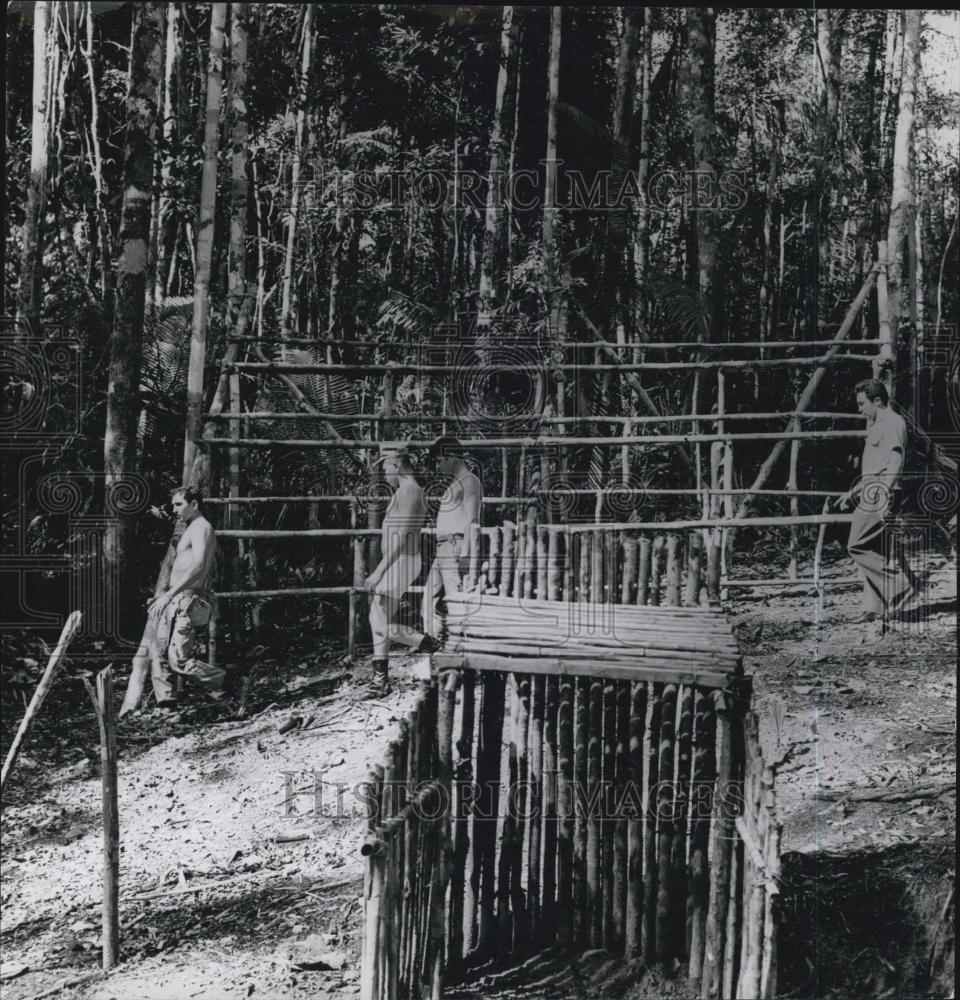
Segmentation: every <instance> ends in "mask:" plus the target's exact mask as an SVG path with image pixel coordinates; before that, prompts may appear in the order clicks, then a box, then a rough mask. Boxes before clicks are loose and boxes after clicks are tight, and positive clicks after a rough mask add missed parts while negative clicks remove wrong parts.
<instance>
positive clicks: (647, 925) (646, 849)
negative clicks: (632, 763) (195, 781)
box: [640, 681, 663, 965]
mask: <svg viewBox="0 0 960 1000" xmlns="http://www.w3.org/2000/svg"><path fill="white" fill-rule="evenodd" d="M662 712H663V684H662V683H660V682H659V681H658V682H655V683H653V684H652V685H651V689H650V729H649V730H648V738H647V794H646V796H645V797H644V803H643V807H644V819H643V822H644V830H643V871H644V884H643V922H642V925H641V929H640V950H641V952H642V953H643V960H644V962H646V964H647V965H650V964H651V963H652V962H653V961H654V959H655V957H656V918H657V875H658V872H657V812H658V809H657V797H658V795H657V793H658V784H659V781H660V778H659V774H660V724H661V717H662Z"/></svg>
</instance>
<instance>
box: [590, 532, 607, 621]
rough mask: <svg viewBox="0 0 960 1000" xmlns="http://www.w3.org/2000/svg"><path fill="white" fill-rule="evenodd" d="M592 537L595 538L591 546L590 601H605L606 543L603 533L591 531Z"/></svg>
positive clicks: (599, 602) (596, 602)
mask: <svg viewBox="0 0 960 1000" xmlns="http://www.w3.org/2000/svg"><path fill="white" fill-rule="evenodd" d="M590 537H591V538H592V539H593V541H592V542H591V546H590V557H591V558H590V603H591V604H602V603H604V600H605V598H604V593H603V569H604V566H603V563H604V558H603V557H604V550H605V543H604V538H603V533H602V532H599V531H591V533H590Z"/></svg>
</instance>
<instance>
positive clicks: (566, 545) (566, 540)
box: [550, 531, 577, 602]
mask: <svg viewBox="0 0 960 1000" xmlns="http://www.w3.org/2000/svg"><path fill="white" fill-rule="evenodd" d="M550 535H551V537H554V536H555V535H556V532H551V533H550ZM576 537H577V536H576V535H571V534H570V532H569V531H564V533H563V584H562V587H563V589H562V591H561V594H560V598H559V599H561V600H564V601H570V602H573V601H575V600H576V599H577V597H576V592H575V590H574V582H573V581H574V566H575V563H574V555H575V553H574V539H575V538H576Z"/></svg>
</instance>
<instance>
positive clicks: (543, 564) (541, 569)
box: [537, 524, 557, 601]
mask: <svg viewBox="0 0 960 1000" xmlns="http://www.w3.org/2000/svg"><path fill="white" fill-rule="evenodd" d="M547 536H548V532H547V529H546V527H545V526H544V525H542V524H541V525H538V527H537V599H538V600H541V601H545V600H548V595H547V581H548V580H549V579H550V577H551V568H550V563H549V562H548V554H549V545H548V540H547ZM549 537H550V539H552V540H553V545H554V549H556V537H557V533H556V532H555V531H551V532H549Z"/></svg>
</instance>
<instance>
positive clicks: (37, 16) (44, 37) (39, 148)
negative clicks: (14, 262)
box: [17, 0, 56, 336]
mask: <svg viewBox="0 0 960 1000" xmlns="http://www.w3.org/2000/svg"><path fill="white" fill-rule="evenodd" d="M49 15H50V4H49V3H46V2H45V0H38V2H37V3H35V4H34V6H33V121H32V126H31V138H30V181H29V184H28V185H27V204H26V210H25V213H24V220H23V245H22V247H21V251H20V286H19V288H18V290H17V330H18V331H22V332H19V333H18V336H23V335H24V334H25V333H26V330H25V329H24V327H26V328H29V331H30V332H31V333H32V334H33V335H34V336H39V334H40V306H41V301H42V298H41V277H42V276H41V267H42V261H43V246H42V223H43V205H44V194H45V185H46V177H47V149H48V146H49V142H48V135H47V105H48V104H49V99H50V95H49V92H48V91H49V83H48V80H49V76H48V66H47V56H48V46H49V45H51V44H56V43H55V42H54V41H53V39H52V37H51V36H52V32H51V31H50V16H49Z"/></svg>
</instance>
